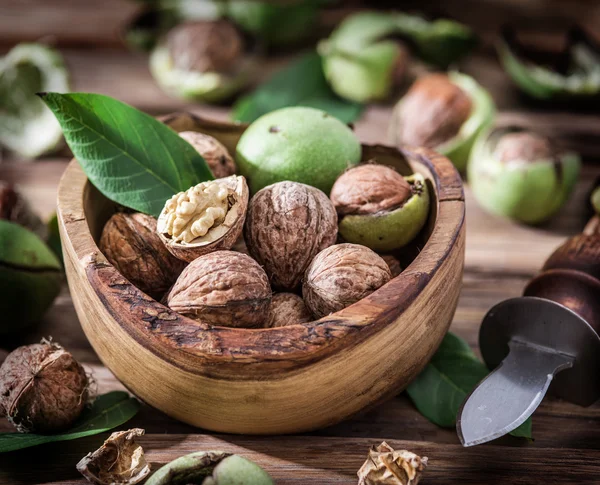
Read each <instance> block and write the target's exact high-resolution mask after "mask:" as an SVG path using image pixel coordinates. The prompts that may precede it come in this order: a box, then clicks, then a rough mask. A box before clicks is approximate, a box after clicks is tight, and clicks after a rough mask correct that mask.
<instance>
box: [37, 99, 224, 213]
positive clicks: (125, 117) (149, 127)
mask: <svg viewBox="0 0 600 485" xmlns="http://www.w3.org/2000/svg"><path fill="white" fill-rule="evenodd" d="M40 97H41V98H42V99H43V100H44V102H45V103H46V104H47V105H48V107H49V108H50V109H51V110H52V112H53V113H54V115H55V116H56V118H57V119H58V121H59V123H60V125H61V127H62V130H63V133H64V135H65V138H66V140H67V143H68V145H69V147H70V148H71V150H72V151H73V154H74V155H75V158H77V160H78V161H79V163H80V164H81V167H82V168H83V170H84V172H85V173H86V175H87V176H88V178H89V179H90V181H91V182H92V183H93V184H94V185H95V186H96V187H97V188H98V190H100V192H102V193H103V194H104V195H105V196H106V197H108V198H109V199H111V200H113V201H115V202H117V203H119V204H121V205H123V206H125V207H129V208H131V209H135V210H137V211H139V212H143V213H145V214H150V215H153V216H158V214H159V213H160V211H161V210H162V208H163V206H164V204H165V201H166V200H167V199H168V198H170V197H171V196H172V195H173V194H175V193H177V192H181V191H184V190H187V189H189V188H190V187H191V186H193V185H196V184H198V183H200V182H203V181H205V180H210V179H212V174H211V172H210V170H209V168H208V166H207V165H206V162H205V161H204V159H203V158H202V157H201V156H200V154H199V153H198V152H197V151H196V150H195V149H194V148H193V147H192V146H191V145H190V144H189V143H188V142H186V141H185V140H184V139H183V138H181V137H180V136H179V135H177V133H175V131H173V130H172V129H171V128H169V127H168V126H166V125H164V124H162V123H161V122H159V121H157V120H155V119H154V118H153V117H151V116H149V115H147V114H145V113H142V112H141V111H139V110H137V109H135V108H133V107H131V106H129V105H127V104H125V103H121V102H120V101H117V100H116V99H113V98H110V97H108V96H103V95H100V94H88V93H72V94H57V93H42V94H40Z"/></svg>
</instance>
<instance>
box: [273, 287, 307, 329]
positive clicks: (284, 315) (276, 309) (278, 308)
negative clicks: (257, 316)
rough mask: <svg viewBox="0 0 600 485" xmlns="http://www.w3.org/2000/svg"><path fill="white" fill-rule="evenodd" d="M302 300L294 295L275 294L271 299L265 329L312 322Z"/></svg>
mask: <svg viewBox="0 0 600 485" xmlns="http://www.w3.org/2000/svg"><path fill="white" fill-rule="evenodd" d="M312 319H313V318H312V315H311V313H310V311H309V310H308V308H306V305H305V304H304V300H303V299H302V298H300V297H299V296H298V295H296V294H294V293H275V294H274V295H273V298H272V299H271V307H270V309H269V316H268V318H267V321H266V322H265V327H266V328H272V327H285V326H287V325H295V324H297V323H307V322H310V321H312Z"/></svg>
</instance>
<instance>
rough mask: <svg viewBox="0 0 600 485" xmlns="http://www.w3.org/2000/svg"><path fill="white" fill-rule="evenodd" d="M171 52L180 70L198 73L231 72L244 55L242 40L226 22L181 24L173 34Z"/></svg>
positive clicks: (168, 38) (172, 31)
mask: <svg viewBox="0 0 600 485" xmlns="http://www.w3.org/2000/svg"><path fill="white" fill-rule="evenodd" d="M167 48H168V49H169V53H170V54H171V57H172V58H173V62H174V64H175V67H176V68H177V69H181V70H183V71H195V72H209V71H216V72H225V71H228V70H230V69H232V68H234V67H235V65H236V63H237V61H238V60H239V59H240V57H241V56H242V55H243V53H244V43H243V40H242V37H241V36H240V34H239V32H238V31H237V29H236V28H235V27H234V26H233V24H231V23H230V22H228V21H226V20H216V21H208V20H207V21H198V22H187V23H183V24H180V25H178V26H177V27H175V28H173V29H172V30H171V31H170V32H169V34H168V37H167Z"/></svg>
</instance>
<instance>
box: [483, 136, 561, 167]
mask: <svg viewBox="0 0 600 485" xmlns="http://www.w3.org/2000/svg"><path fill="white" fill-rule="evenodd" d="M555 155H556V150H555V149H554V148H553V147H552V143H551V142H550V140H549V139H548V138H546V137H543V136H541V135H538V134H536V133H531V132H527V131H523V132H516V133H508V134H506V135H504V136H502V137H500V139H499V140H498V144H497V145H496V149H495V150H494V157H495V158H497V159H498V160H499V161H500V162H504V163H508V162H517V163H518V162H521V163H533V162H537V161H539V160H552V159H554V157H555Z"/></svg>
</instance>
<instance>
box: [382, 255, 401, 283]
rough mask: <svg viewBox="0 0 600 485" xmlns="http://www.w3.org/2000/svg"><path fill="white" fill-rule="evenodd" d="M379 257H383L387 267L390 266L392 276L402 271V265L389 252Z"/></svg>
mask: <svg viewBox="0 0 600 485" xmlns="http://www.w3.org/2000/svg"><path fill="white" fill-rule="evenodd" d="M381 259H383V260H384V261H385V262H386V263H387V265H388V268H390V272H391V273H392V278H395V277H396V276H398V275H399V274H400V273H402V265H401V264H400V261H399V260H398V258H396V257H395V256H392V255H391V254H384V255H383V256H381Z"/></svg>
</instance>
